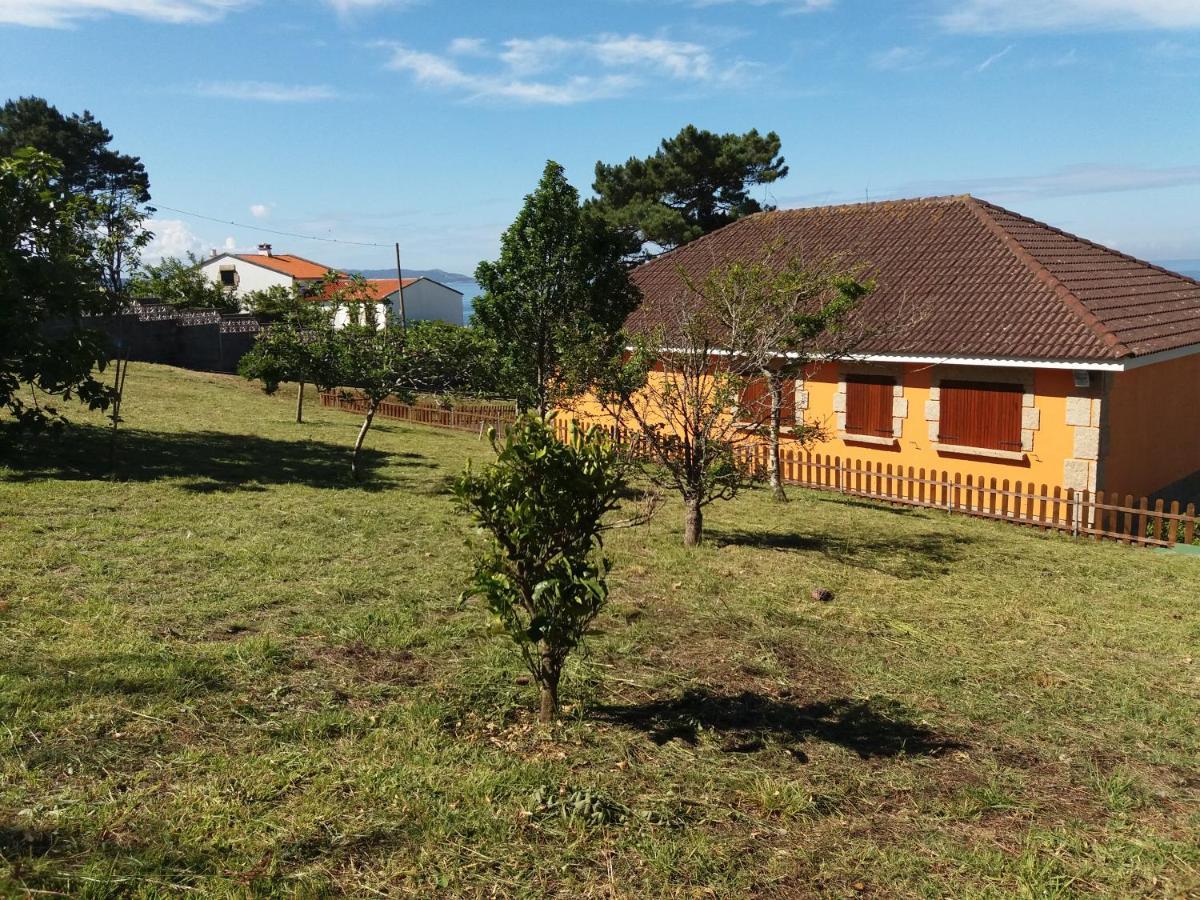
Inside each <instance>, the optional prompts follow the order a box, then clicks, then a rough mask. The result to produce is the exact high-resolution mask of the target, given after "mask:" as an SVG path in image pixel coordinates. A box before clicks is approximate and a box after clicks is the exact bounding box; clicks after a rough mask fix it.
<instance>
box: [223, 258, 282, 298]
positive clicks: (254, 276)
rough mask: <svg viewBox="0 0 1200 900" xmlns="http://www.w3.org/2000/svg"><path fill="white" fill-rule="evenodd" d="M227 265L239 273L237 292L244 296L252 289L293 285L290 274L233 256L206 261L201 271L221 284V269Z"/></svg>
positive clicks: (258, 289) (260, 289) (261, 289)
mask: <svg viewBox="0 0 1200 900" xmlns="http://www.w3.org/2000/svg"><path fill="white" fill-rule="evenodd" d="M225 266H233V268H234V269H235V270H236V271H237V273H238V284H237V292H238V294H239V295H243V296H244V295H246V294H248V293H250V292H251V291H263V290H266V289H267V288H271V287H275V286H276V285H282V286H283V287H291V285H292V278H291V276H289V275H283V274H281V273H279V272H272V271H271V270H270V269H264V268H263V267H262V266H256V265H254V263H248V262H246V261H245V260H241V259H235V258H233V257H218V258H216V259H214V260H212V261H211V262H208V263H205V264H204V266H202V267H201V271H203V272H204V274H205V275H207V276H208V277H209V278H210V279H211V280H213V281H215V282H216V283H217V284H220V283H221V269H222V268H223V267H225Z"/></svg>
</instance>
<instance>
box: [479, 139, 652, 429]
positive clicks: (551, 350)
mask: <svg viewBox="0 0 1200 900" xmlns="http://www.w3.org/2000/svg"><path fill="white" fill-rule="evenodd" d="M500 247H501V249H500V258H499V259H498V260H496V261H495V262H484V263H480V265H479V268H478V269H476V272H475V280H476V281H478V282H479V285H480V286H481V287H482V288H483V295H482V296H481V297H479V298H478V299H477V300H476V301H475V314H474V317H473V323H474V325H475V326H476V327H477V328H478V329H479V331H480V332H481V334H482V336H483V338H484V339H485V340H487V341H489V342H490V343H491V345H492V346H493V347H494V348H495V349H496V354H497V355H496V357H495V359H496V366H495V369H496V374H497V376H498V377H499V379H501V381H502V383H503V384H504V385H505V386H506V388H507V390H506V393H507V394H508V395H509V396H511V397H514V398H515V399H516V400H517V404H518V406H519V407H520V408H521V409H522V410H530V409H534V410H537V411H538V413H539V414H541V415H542V416H543V417H544V416H545V415H547V414H548V412H549V410H550V409H551V408H552V406H553V405H554V403H555V401H556V400H558V399H560V398H562V397H565V396H573V395H575V394H577V393H579V392H580V390H581V389H582V388H583V387H584V386H586V385H587V384H588V382H589V380H590V378H591V376H592V373H593V370H594V367H595V366H596V364H597V362H598V361H601V360H606V359H609V358H611V357H612V356H613V355H614V354H616V353H618V352H619V351H620V349H621V346H622V341H621V339H620V329H621V326H622V325H623V324H624V321H625V317H626V316H627V315H628V314H629V313H630V312H631V311H632V310H633V308H634V307H635V306H636V305H637V291H636V289H635V288H634V287H633V286H632V284H631V283H630V281H629V277H628V272H627V271H626V269H625V267H624V265H623V264H622V260H621V256H622V253H621V247H620V245H619V241H618V239H617V236H616V235H615V234H614V233H613V232H612V231H611V230H610V229H608V228H607V227H606V226H605V225H604V223H603V222H602V221H601V220H600V219H598V218H597V217H594V216H589V215H586V214H585V213H584V212H583V210H582V209H581V208H580V205H579V194H578V192H577V191H576V190H575V189H574V188H573V187H572V186H571V185H570V184H569V183H568V182H567V179H566V176H565V175H564V173H563V169H562V167H561V166H560V165H558V164H557V163H555V162H552V161H551V162H547V163H546V168H545V171H544V173H543V175H542V179H541V181H540V182H539V184H538V186H537V189H536V190H535V191H534V192H533V193H532V194H530V195H529V196H527V197H526V198H525V205H524V206H523V207H522V209H521V212H520V213H519V214H518V215H517V218H516V221H514V222H513V224H512V225H511V226H510V227H509V229H508V230H507V231H506V232H505V233H504V235H503V237H502V238H501V241H500Z"/></svg>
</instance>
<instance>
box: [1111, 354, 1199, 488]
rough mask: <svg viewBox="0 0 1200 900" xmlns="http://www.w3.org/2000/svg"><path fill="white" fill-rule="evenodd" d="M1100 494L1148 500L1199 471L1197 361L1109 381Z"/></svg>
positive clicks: (1173, 363) (1160, 365)
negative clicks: (1129, 495)
mask: <svg viewBox="0 0 1200 900" xmlns="http://www.w3.org/2000/svg"><path fill="white" fill-rule="evenodd" d="M1104 419H1105V424H1106V429H1105V436H1106V439H1107V440H1106V441H1105V443H1104V445H1103V450H1102V454H1101V470H1100V472H1101V476H1100V477H1101V480H1102V483H1101V484H1100V488H1101V489H1103V490H1106V491H1119V492H1121V493H1129V494H1133V495H1134V496H1140V495H1149V494H1153V493H1155V492H1156V491H1160V490H1162V489H1163V488H1165V487H1168V486H1169V485H1171V484H1172V483H1174V482H1176V481H1179V480H1180V479H1182V478H1186V477H1188V476H1189V475H1193V474H1194V473H1196V472H1197V471H1200V355H1193V356H1185V357H1183V358H1181V359H1176V360H1171V361H1170V362H1163V363H1158V364H1156V365H1152V366H1145V367H1143V368H1140V369H1133V370H1132V371H1129V372H1122V373H1120V374H1118V375H1116V376H1114V377H1113V380H1112V387H1111V388H1110V389H1109V391H1108V395H1107V397H1106V398H1105V401H1104Z"/></svg>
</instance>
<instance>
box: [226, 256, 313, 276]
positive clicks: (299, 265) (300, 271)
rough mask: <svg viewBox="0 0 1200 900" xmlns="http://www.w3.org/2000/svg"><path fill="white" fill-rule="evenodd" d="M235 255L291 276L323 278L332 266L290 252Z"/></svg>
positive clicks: (245, 260)
mask: <svg viewBox="0 0 1200 900" xmlns="http://www.w3.org/2000/svg"><path fill="white" fill-rule="evenodd" d="M235 256H236V257H237V258H238V259H240V260H242V261H244V262H248V263H254V264H255V265H259V266H262V267H263V268H266V269H271V270H273V271H275V272H279V273H280V274H282V275H290V276H291V277H292V278H305V279H307V278H324V277H325V273H326V272H328V271H329V270H330V269H331V268H332V266H324V265H321V263H315V262H313V261H312V260H311V259H305V258H304V257H303V256H295V255H294V254H291V253H274V254H272V255H271V256H267V255H266V254H265V253H237V254H235Z"/></svg>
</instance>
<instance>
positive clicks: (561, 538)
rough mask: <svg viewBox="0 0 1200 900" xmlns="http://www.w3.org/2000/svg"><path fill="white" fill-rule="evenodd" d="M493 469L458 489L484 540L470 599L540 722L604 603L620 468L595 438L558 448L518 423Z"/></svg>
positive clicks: (465, 478) (546, 432)
mask: <svg viewBox="0 0 1200 900" xmlns="http://www.w3.org/2000/svg"><path fill="white" fill-rule="evenodd" d="M489 437H490V439H491V442H492V446H493V448H494V449H495V450H496V453H497V459H496V462H495V463H493V464H491V465H489V466H487V467H486V468H484V469H483V470H482V471H480V472H473V471H472V470H471V469H470V468H468V469H467V471H466V472H465V473H464V474H463V475H462V476H461V477H460V478H459V479H458V480H457V482H456V483H455V494H456V496H457V498H458V501H459V503H460V505H461V506H462V507H463V508H464V509H465V510H467V511H469V512H470V513H471V514H472V516H473V517H474V518H475V520H476V521H477V522H478V523H479V524H480V525H481V526H482V527H483V528H484V529H485V530H486V531H488V532H489V533H490V534H491V537H492V542H491V546H490V547H489V548H488V550H487V551H486V552H485V553H483V554H482V555H481V556H480V558H479V559H478V560H477V562H476V564H475V571H474V574H473V576H472V580H471V584H470V587H469V588H468V590H467V592H466V593H467V594H468V595H470V596H481V597H483V598H484V599H486V600H487V604H488V607H489V609H490V610H491V611H492V613H493V614H494V615H495V616H496V618H497V620H498V623H499V625H500V627H501V628H502V629H503V631H504V632H505V633H507V634H508V635H509V637H511V638H512V639H513V641H514V642H515V643H516V644H517V646H518V647H519V648H520V650H521V655H522V657H523V658H524V660H525V665H526V667H527V668H528V669H529V673H530V675H531V676H532V677H533V679H534V681H535V682H536V683H537V684H538V686H539V688H540V690H541V709H540V715H539V719H540V721H542V722H551V721H553V719H554V718H555V716H557V714H558V705H559V704H558V686H559V681H560V679H561V676H562V669H563V665H564V664H565V663H566V660H567V656H568V654H569V653H570V652H571V650H572V649H573V648H574V647H575V646H576V645H577V644H578V643H579V642H580V641H581V640H582V638H583V635H584V633H585V632H586V630H587V627H588V625H589V624H590V623H591V621H592V620H593V619H594V618H595V617H596V615H597V614H598V613H599V612H600V610H601V609H602V608H603V606H604V603H605V602H606V600H607V599H608V585H607V583H606V581H605V577H606V575H607V574H608V568H609V562H608V560H607V559H606V558H605V557H604V556H603V555H601V554H600V553H599V552H598V551H600V550H601V538H600V535H601V527H602V526H601V520H602V519H603V518H604V515H605V513H607V512H608V511H610V510H612V509H614V508H615V507H616V506H617V505H618V502H619V500H618V497H619V494H620V492H621V489H622V484H623V480H624V479H623V476H624V463H623V460H622V457H621V456H620V454H619V452H618V450H617V448H616V447H615V446H614V445H613V444H611V443H610V442H609V441H607V440H606V439H605V438H604V436H603V433H602V432H601V431H600V430H599V429H598V428H592V429H589V430H588V431H586V432H585V431H582V430H580V429H579V428H578V427H577V426H573V427H572V431H571V436H570V439H569V440H568V441H567V442H566V443H563V442H560V441H559V440H558V439H557V438H556V437H555V435H554V432H553V430H552V429H551V427H549V426H547V425H546V424H545V423H543V422H542V421H541V420H540V419H537V418H536V417H532V416H526V417H523V418H521V419H519V420H518V421H517V422H516V423H515V424H514V425H513V427H512V428H511V429H510V430H509V432H508V436H507V437H506V438H505V440H504V442H503V443H501V442H500V441H499V439H498V438H497V436H496V433H495V431H494V430H492V431H491V432H490V433H489Z"/></svg>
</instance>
